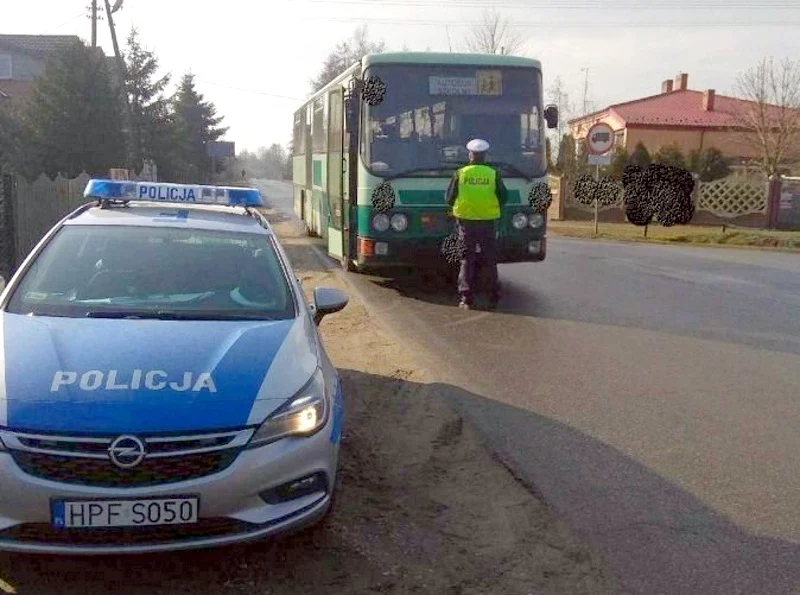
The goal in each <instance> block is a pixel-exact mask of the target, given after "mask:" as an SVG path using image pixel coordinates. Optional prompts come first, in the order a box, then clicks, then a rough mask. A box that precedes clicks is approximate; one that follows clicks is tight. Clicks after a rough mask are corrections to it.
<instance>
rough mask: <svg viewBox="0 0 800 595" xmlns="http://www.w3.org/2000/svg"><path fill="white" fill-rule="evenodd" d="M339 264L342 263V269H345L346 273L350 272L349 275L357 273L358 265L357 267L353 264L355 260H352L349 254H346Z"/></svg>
mask: <svg viewBox="0 0 800 595" xmlns="http://www.w3.org/2000/svg"><path fill="white" fill-rule="evenodd" d="M339 262H341V264H342V268H343V269H344V270H345V271H346V272H348V273H354V272H356V265H355V264H353V259H352V258H350V257H349V256H348V255H347V254H345V255H344V256H342V258H340V259H339Z"/></svg>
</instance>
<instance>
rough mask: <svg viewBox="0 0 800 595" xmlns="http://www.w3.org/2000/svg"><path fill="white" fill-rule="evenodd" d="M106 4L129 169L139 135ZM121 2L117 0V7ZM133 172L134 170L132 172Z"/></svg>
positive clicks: (131, 166)
mask: <svg viewBox="0 0 800 595" xmlns="http://www.w3.org/2000/svg"><path fill="white" fill-rule="evenodd" d="M105 4H106V15H107V16H108V28H109V30H110V31H111V43H112V44H113V46H114V57H115V58H116V62H117V76H118V77H119V87H120V89H121V92H122V96H123V97H124V98H125V111H124V115H125V127H126V128H127V129H128V135H127V137H128V159H127V161H128V165H129V166H130V168H131V169H133V166H134V165H135V161H136V160H138V158H139V154H140V150H139V149H140V146H139V135H138V130H136V127H135V126H134V124H133V114H132V113H131V102H130V100H129V99H128V91H127V90H126V89H125V62H124V61H123V59H122V54H121V53H120V51H119V44H118V43H117V30H116V28H115V27H114V17H113V16H111V15H112V14H113V12H114V11H113V9H112V8H111V3H110V2H109V0H105ZM120 4H121V2H117V5H116V6H117V7H119V5H120ZM134 173H135V172H134Z"/></svg>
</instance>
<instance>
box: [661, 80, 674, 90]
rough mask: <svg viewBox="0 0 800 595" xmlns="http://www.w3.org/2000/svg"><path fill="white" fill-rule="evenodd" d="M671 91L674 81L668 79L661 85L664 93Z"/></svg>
mask: <svg viewBox="0 0 800 595" xmlns="http://www.w3.org/2000/svg"><path fill="white" fill-rule="evenodd" d="M671 91H672V79H667V80H665V81H664V82H663V83H661V92H662V93H669V92H671Z"/></svg>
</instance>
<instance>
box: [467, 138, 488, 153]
mask: <svg viewBox="0 0 800 595" xmlns="http://www.w3.org/2000/svg"><path fill="white" fill-rule="evenodd" d="M489 146H490V145H489V143H487V142H486V141H485V140H483V139H480V138H476V139H474V140H471V141H469V142H468V143H467V150H468V151H472V152H473V153H485V152H486V151H488V150H489Z"/></svg>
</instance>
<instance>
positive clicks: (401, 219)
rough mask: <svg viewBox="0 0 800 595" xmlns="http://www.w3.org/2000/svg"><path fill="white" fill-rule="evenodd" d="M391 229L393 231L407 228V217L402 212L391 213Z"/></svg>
mask: <svg viewBox="0 0 800 595" xmlns="http://www.w3.org/2000/svg"><path fill="white" fill-rule="evenodd" d="M392 229H393V230H395V231H405V230H406V229H408V217H406V216H405V215H403V214H402V213H395V214H394V215H392Z"/></svg>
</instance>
